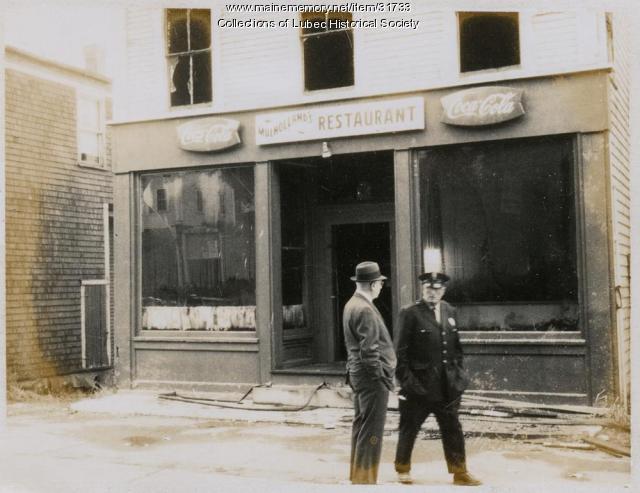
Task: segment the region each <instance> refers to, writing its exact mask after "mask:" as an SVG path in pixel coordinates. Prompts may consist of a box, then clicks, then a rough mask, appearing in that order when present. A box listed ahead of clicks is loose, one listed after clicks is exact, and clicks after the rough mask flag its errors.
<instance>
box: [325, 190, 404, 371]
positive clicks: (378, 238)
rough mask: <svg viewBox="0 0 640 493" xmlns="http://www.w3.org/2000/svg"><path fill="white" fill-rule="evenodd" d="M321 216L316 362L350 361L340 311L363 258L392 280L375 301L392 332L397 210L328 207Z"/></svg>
mask: <svg viewBox="0 0 640 493" xmlns="http://www.w3.org/2000/svg"><path fill="white" fill-rule="evenodd" d="M318 219H319V221H318V228H317V230H316V232H317V241H316V243H315V248H316V250H315V251H316V256H315V264H316V265H317V266H319V268H318V270H317V271H316V272H317V274H318V277H317V279H316V280H317V284H316V291H315V293H316V294H315V298H314V299H315V300H316V302H317V312H316V313H317V319H316V324H315V327H316V329H317V330H316V336H317V337H316V339H315V340H316V355H317V361H323V362H338V361H346V359H347V352H346V348H345V345H344V334H343V327H342V312H343V310H344V305H345V304H346V303H347V301H349V298H351V296H352V295H353V292H354V290H355V284H354V282H353V281H352V280H351V277H352V276H353V275H354V274H355V268H356V265H357V264H358V263H360V262H362V261H364V260H371V261H374V262H377V263H378V264H379V265H380V269H381V271H382V273H383V274H384V275H385V276H386V277H387V278H388V280H387V282H386V283H385V285H384V287H383V289H382V291H381V293H380V296H379V297H378V299H377V300H375V301H374V304H375V305H376V307H378V310H379V311H380V313H381V315H382V316H383V317H384V319H385V323H386V325H387V327H388V328H389V330H390V331H392V330H393V327H392V323H393V313H395V300H394V299H393V295H392V289H391V286H392V285H393V282H394V278H395V264H394V256H393V254H392V252H394V251H395V239H394V209H393V204H392V203H388V202H385V203H379V204H352V205H348V206H340V207H324V208H321V209H319V210H318Z"/></svg>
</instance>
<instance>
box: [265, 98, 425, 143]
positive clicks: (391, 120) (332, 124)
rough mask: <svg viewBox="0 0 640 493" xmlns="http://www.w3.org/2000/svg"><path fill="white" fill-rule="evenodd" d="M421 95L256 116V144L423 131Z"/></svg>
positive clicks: (422, 102)
mask: <svg viewBox="0 0 640 493" xmlns="http://www.w3.org/2000/svg"><path fill="white" fill-rule="evenodd" d="M424 128H425V120H424V99H423V98H422V97H412V98H402V99H390V100H384V101H370V102H366V103H353V104H340V105H328V106H311V107H305V108H301V109H299V110H293V111H278V112H274V113H263V114H259V115H256V144H257V145H268V144H280V143H284V142H300V141H306V140H326V139H333V138H340V137H350V136H354V135H370V134H382V133H391V132H404V131H408V130H423V129H424Z"/></svg>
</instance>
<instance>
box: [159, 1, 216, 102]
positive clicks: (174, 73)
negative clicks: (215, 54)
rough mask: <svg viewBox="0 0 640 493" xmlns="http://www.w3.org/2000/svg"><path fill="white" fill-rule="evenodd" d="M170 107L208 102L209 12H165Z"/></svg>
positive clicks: (187, 10) (209, 69) (209, 73)
mask: <svg viewBox="0 0 640 493" xmlns="http://www.w3.org/2000/svg"><path fill="white" fill-rule="evenodd" d="M166 29H167V65H168V68H169V82H170V88H171V89H170V92H171V106H185V105H191V104H198V103H208V102H210V101H211V92H212V91H211V11H210V10H209V9H167V11H166Z"/></svg>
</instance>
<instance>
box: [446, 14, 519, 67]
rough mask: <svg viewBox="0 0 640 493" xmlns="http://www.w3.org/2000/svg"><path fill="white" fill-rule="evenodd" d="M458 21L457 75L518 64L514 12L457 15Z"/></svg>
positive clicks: (516, 30)
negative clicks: (458, 57) (458, 51)
mask: <svg viewBox="0 0 640 493" xmlns="http://www.w3.org/2000/svg"><path fill="white" fill-rule="evenodd" d="M458 22H459V30H460V71H461V72H472V71H474V70H484V69H490V68H499V67H508V66H511V65H518V64H519V63H520V36H519V29H518V14H517V13H515V12H459V13H458Z"/></svg>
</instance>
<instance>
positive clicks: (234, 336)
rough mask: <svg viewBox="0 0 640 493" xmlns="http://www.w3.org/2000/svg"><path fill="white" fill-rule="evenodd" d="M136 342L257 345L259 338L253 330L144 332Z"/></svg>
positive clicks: (136, 337) (137, 337) (136, 338)
mask: <svg viewBox="0 0 640 493" xmlns="http://www.w3.org/2000/svg"><path fill="white" fill-rule="evenodd" d="M133 340H134V342H222V343H247V344H257V343H258V337H257V336H256V332H255V331H253V330H248V331H224V332H222V331H215V332H214V331H204V330H198V331H196V330H194V331H183V330H162V331H155V330H154V331H150V330H142V331H141V332H140V334H138V335H137V336H135V337H134V338H133Z"/></svg>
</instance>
